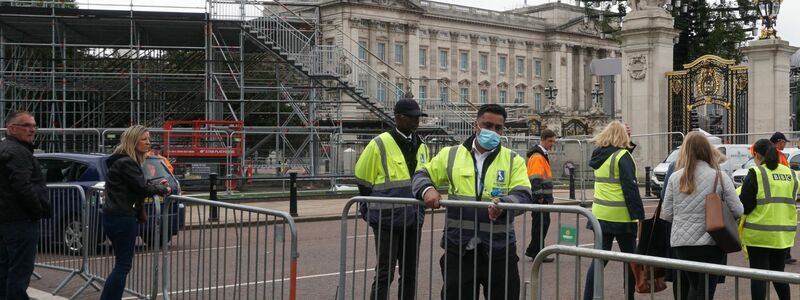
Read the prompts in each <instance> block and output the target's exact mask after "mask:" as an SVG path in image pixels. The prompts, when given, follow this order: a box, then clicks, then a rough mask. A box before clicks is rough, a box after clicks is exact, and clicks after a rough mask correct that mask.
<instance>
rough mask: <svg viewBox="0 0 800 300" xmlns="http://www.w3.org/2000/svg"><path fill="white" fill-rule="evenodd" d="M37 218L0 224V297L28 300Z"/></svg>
mask: <svg viewBox="0 0 800 300" xmlns="http://www.w3.org/2000/svg"><path fill="white" fill-rule="evenodd" d="M38 241H39V221H35V222H31V221H20V222H12V223H4V224H0V300H6V299H8V300H17V299H22V300H25V299H29V298H28V293H27V292H26V291H27V290H28V285H29V284H30V283H31V275H32V274H33V263H34V261H35V260H36V243H37V242H38Z"/></svg>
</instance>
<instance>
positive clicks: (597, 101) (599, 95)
mask: <svg viewBox="0 0 800 300" xmlns="http://www.w3.org/2000/svg"><path fill="white" fill-rule="evenodd" d="M592 100H594V103H593V105H592V109H591V110H590V111H589V114H591V115H603V114H604V113H605V111H604V109H603V91H602V90H600V83H599V82H595V83H594V89H592Z"/></svg>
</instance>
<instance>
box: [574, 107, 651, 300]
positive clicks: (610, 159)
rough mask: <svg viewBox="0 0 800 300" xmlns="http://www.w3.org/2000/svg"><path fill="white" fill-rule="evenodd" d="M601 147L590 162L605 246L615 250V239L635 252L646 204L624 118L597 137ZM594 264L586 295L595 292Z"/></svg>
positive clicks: (596, 213) (630, 275)
mask: <svg viewBox="0 0 800 300" xmlns="http://www.w3.org/2000/svg"><path fill="white" fill-rule="evenodd" d="M593 142H594V144H595V146H596V147H597V148H596V149H595V150H594V152H592V159H591V160H590V161H589V166H591V167H592V169H594V177H595V181H594V203H593V204H592V214H594V216H595V217H597V219H598V220H599V221H600V227H601V229H602V231H603V241H602V242H603V249H605V250H611V245H612V243H613V241H614V239H616V240H617V243H618V244H619V248H620V250H622V252H626V253H634V251H635V249H636V232H637V228H638V225H637V224H638V222H639V220H642V219H644V207H643V205H642V198H641V196H640V195H639V187H638V185H637V183H636V163H635V162H634V161H633V157H632V156H631V153H630V149H629V147H630V145H631V139H630V137H629V136H628V132H627V129H626V127H625V125H624V124H622V122H620V121H613V122H611V123H610V124H608V126H606V128H605V129H603V131H602V132H600V134H598V135H597V136H596V137H595V138H594V141H593ZM627 269H628V272H627V274H628V283H629V284H628V289H627V291H626V293H627V298H628V299H633V288H634V284H633V282H634V281H633V273H632V272H631V271H630V268H627ZM593 287H594V264H592V265H591V266H590V267H589V272H588V273H587V274H586V285H585V286H584V292H583V299H585V300H589V299H592V298H593V296H594V293H593V292H594V290H593Z"/></svg>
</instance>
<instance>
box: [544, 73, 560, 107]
mask: <svg viewBox="0 0 800 300" xmlns="http://www.w3.org/2000/svg"><path fill="white" fill-rule="evenodd" d="M544 92H545V93H546V95H547V100H548V101H547V104H548V105H549V106H555V105H556V101H555V99H556V97H558V88H557V87H556V86H555V85H554V84H553V77H550V79H548V80H547V87H546V88H545V89H544Z"/></svg>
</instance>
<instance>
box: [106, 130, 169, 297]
mask: <svg viewBox="0 0 800 300" xmlns="http://www.w3.org/2000/svg"><path fill="white" fill-rule="evenodd" d="M148 151H150V132H149V131H148V130H147V128H145V127H144V126H141V125H134V126H131V127H129V128H128V129H126V130H125V132H123V133H122V137H121V139H120V143H119V145H117V147H116V148H115V149H114V153H113V154H112V155H111V157H109V158H108V160H106V165H107V166H108V175H107V177H108V178H107V180H106V186H105V190H106V200H105V203H104V204H103V231H104V232H105V234H106V236H107V237H108V239H109V240H111V247H112V249H113V250H114V269H113V270H112V271H111V274H109V275H108V277H107V278H106V283H105V285H104V286H103V293H102V295H101V296H100V299H103V300H106V299H115V300H116V299H121V298H122V293H123V291H124V290H125V279H126V277H127V276H128V273H129V272H130V270H131V266H132V264H133V252H134V247H135V245H136V236H137V233H138V226H137V223H139V224H141V223H144V222H145V221H146V220H147V217H146V215H145V213H144V212H145V211H144V199H145V198H146V197H152V196H154V195H162V196H163V195H168V194H169V193H170V191H171V190H170V188H169V185H168V183H167V180H166V179H163V180H161V182H160V184H150V183H148V182H147V181H146V180H145V177H144V174H143V173H142V164H143V163H144V161H145V159H146V157H147V152H148Z"/></svg>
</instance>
